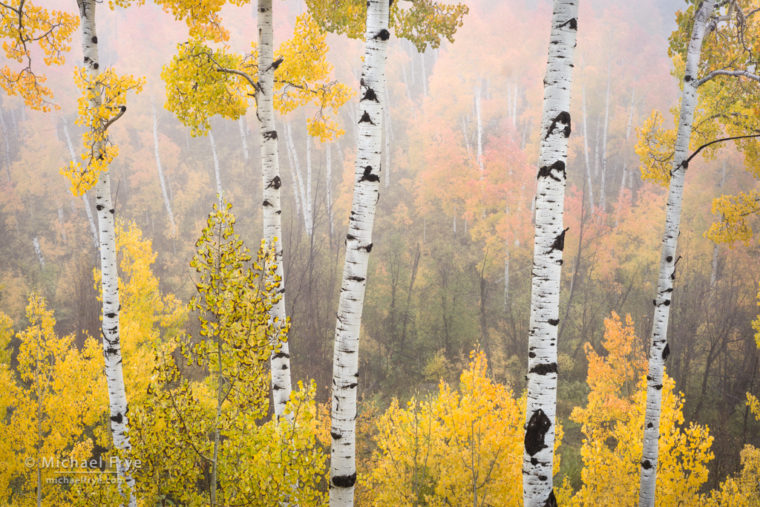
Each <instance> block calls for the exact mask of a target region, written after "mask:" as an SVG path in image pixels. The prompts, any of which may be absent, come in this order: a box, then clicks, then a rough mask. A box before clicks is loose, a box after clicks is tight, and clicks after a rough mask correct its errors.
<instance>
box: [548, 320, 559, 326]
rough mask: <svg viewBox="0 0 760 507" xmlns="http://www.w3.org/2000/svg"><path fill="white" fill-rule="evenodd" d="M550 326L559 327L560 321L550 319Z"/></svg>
mask: <svg viewBox="0 0 760 507" xmlns="http://www.w3.org/2000/svg"><path fill="white" fill-rule="evenodd" d="M549 325H550V326H559V319H549Z"/></svg>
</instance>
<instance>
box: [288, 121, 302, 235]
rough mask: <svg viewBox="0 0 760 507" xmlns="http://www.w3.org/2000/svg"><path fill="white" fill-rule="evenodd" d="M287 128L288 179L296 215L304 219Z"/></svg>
mask: <svg viewBox="0 0 760 507" xmlns="http://www.w3.org/2000/svg"><path fill="white" fill-rule="evenodd" d="M287 133H288V130H287V128H286V129H285V148H286V149H285V151H286V153H287V154H288V172H289V173H290V181H291V182H292V183H293V199H294V200H295V205H296V217H299V216H300V217H301V219H303V220H304V223H305V219H304V218H303V217H304V212H303V209H302V207H301V193H300V191H299V188H298V181H299V180H298V179H297V178H296V171H295V170H294V169H293V168H294V167H295V165H296V162H295V160H293V150H291V149H290V142H289V141H288V135H287Z"/></svg>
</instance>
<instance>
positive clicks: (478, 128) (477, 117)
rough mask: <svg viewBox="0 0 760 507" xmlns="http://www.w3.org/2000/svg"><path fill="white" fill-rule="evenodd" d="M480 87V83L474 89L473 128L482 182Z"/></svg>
mask: <svg viewBox="0 0 760 507" xmlns="http://www.w3.org/2000/svg"><path fill="white" fill-rule="evenodd" d="M481 88H482V86H481V85H480V83H478V86H477V88H475V128H476V132H477V134H476V139H477V150H478V151H477V156H478V167H479V168H480V179H481V180H482V179H483V177H484V176H485V170H486V169H485V166H484V164H483V122H482V120H481V117H480V89H481Z"/></svg>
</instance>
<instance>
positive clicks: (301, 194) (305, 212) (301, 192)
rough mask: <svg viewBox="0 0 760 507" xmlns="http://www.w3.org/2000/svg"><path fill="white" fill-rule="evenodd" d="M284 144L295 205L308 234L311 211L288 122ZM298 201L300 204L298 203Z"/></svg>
mask: <svg viewBox="0 0 760 507" xmlns="http://www.w3.org/2000/svg"><path fill="white" fill-rule="evenodd" d="M285 134H286V137H285V144H286V145H287V148H288V160H289V161H290V168H291V171H292V172H293V173H294V175H295V184H296V188H295V190H294V193H295V194H296V207H299V208H300V209H301V217H302V218H303V227H304V230H305V231H306V234H307V235H308V234H309V223H310V220H309V213H310V211H311V209H310V204H309V201H310V199H309V198H308V197H307V195H306V194H307V191H306V188H305V186H304V181H303V178H301V162H300V160H298V152H297V151H296V144H295V143H294V142H293V131H292V129H291V127H290V123H286V124H285ZM299 202H300V204H299Z"/></svg>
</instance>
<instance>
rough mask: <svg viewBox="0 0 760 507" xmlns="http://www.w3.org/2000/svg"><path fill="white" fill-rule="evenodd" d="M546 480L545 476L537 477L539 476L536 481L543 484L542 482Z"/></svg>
mask: <svg viewBox="0 0 760 507" xmlns="http://www.w3.org/2000/svg"><path fill="white" fill-rule="evenodd" d="M546 479H548V477H547V476H545V475H539V476H538V480H539V481H542V482H543V481H545V480H546Z"/></svg>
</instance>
